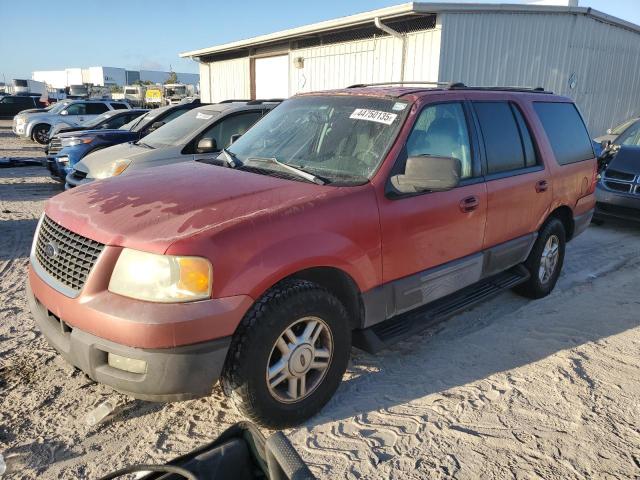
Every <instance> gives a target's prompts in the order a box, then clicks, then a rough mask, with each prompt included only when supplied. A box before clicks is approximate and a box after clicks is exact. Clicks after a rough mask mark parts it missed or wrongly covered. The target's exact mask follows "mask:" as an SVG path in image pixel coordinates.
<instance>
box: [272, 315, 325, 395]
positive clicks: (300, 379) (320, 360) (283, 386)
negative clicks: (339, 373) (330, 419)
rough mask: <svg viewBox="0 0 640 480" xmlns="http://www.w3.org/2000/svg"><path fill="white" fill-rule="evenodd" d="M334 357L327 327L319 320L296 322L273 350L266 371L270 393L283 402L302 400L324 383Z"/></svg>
mask: <svg viewBox="0 0 640 480" xmlns="http://www.w3.org/2000/svg"><path fill="white" fill-rule="evenodd" d="M332 357H333V338H332V336H331V331H330V330H329V327H328V326H327V324H326V323H325V322H324V321H323V320H322V319H320V318H318V317H304V318H301V319H299V320H296V321H295V322H293V323H292V324H291V325H290V326H289V327H288V328H287V329H285V331H284V332H282V333H281V334H280V336H279V337H278V339H277V340H276V342H275V345H274V346H273V348H272V349H271V354H270V356H269V364H268V365H267V371H266V380H267V386H268V389H269V393H270V394H271V396H272V397H273V398H275V399H276V400H278V401H279V402H282V403H294V402H297V401H299V400H302V399H303V398H305V397H307V396H308V395H310V394H311V393H312V392H313V391H314V390H315V389H316V388H318V386H319V385H320V384H321V383H322V381H323V380H324V377H325V374H326V373H327V370H328V368H329V365H330V364H331V359H332Z"/></svg>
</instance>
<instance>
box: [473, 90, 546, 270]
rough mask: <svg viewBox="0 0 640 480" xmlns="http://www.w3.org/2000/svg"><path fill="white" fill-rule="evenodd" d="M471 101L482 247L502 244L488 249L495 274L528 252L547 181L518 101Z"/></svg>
mask: <svg viewBox="0 0 640 480" xmlns="http://www.w3.org/2000/svg"><path fill="white" fill-rule="evenodd" d="M472 105H473V109H474V111H475V115H476V121H477V123H478V130H479V131H480V137H481V139H482V141H483V147H484V148H483V149H484V158H485V172H486V174H485V179H486V185H487V199H488V206H487V225H486V229H485V240H484V248H485V249H490V248H492V247H496V246H498V245H501V246H504V248H500V249H495V250H494V252H492V257H493V258H492V259H493V262H494V263H493V265H492V267H493V268H491V270H492V271H496V272H497V271H500V270H502V269H503V268H506V267H508V266H511V265H509V264H514V263H519V261H522V259H520V258H519V256H520V255H526V253H527V252H528V250H529V247H530V246H531V242H532V239H533V235H531V234H532V233H533V232H535V231H536V230H537V228H538V224H539V222H540V221H541V219H543V218H544V217H545V216H546V215H547V212H548V210H549V208H550V206H551V200H552V192H551V179H550V175H549V172H548V170H546V169H545V167H544V164H543V162H542V161H541V159H540V155H539V149H538V147H537V145H536V144H535V143H534V137H533V136H532V134H531V128H530V126H529V124H528V122H527V120H526V118H525V116H524V114H523V113H522V109H521V108H520V107H519V106H518V104H517V103H515V102H509V101H474V102H472ZM506 242H509V243H508V244H505V243H506ZM516 260H518V262H516Z"/></svg>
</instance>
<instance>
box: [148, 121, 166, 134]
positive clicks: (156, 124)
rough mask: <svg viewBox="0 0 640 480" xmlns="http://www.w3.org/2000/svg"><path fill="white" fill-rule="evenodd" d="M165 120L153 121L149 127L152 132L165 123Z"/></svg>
mask: <svg viewBox="0 0 640 480" xmlns="http://www.w3.org/2000/svg"><path fill="white" fill-rule="evenodd" d="M164 123H165V122H153V123H152V124H151V128H150V129H149V131H150V132H153V131H154V130H157V129H159V128H160V127H161V126H163V125H164Z"/></svg>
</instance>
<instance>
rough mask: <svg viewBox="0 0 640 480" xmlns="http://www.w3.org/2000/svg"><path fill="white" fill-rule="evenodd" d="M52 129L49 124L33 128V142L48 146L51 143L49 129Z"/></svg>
mask: <svg viewBox="0 0 640 480" xmlns="http://www.w3.org/2000/svg"><path fill="white" fill-rule="evenodd" d="M50 128H51V127H50V126H49V125H47V124H44V123H41V124H40V125H36V126H35V127H33V130H32V131H31V140H33V141H34V142H36V143H39V144H40V145H46V144H47V143H49V129H50Z"/></svg>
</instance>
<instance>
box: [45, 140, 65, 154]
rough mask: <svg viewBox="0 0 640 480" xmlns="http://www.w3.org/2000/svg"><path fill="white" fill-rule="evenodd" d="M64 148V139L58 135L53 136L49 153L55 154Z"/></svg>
mask: <svg viewBox="0 0 640 480" xmlns="http://www.w3.org/2000/svg"><path fill="white" fill-rule="evenodd" d="M60 150H62V141H61V140H60V139H59V138H58V137H53V138H52V139H51V141H50V142H49V152H48V153H49V155H55V154H56V153H58V152H59V151H60Z"/></svg>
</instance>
